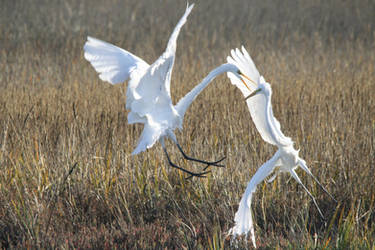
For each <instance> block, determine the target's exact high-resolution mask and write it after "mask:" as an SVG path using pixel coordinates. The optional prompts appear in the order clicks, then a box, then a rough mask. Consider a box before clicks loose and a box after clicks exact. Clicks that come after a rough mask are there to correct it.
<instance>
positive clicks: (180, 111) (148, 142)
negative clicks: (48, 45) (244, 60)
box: [84, 4, 240, 177]
mask: <svg viewBox="0 0 375 250" xmlns="http://www.w3.org/2000/svg"><path fill="white" fill-rule="evenodd" d="M193 6H194V4H192V5H190V6H189V5H188V6H187V8H186V11H185V14H184V15H183V16H182V18H181V19H180V21H179V22H178V23H177V25H176V27H175V28H174V30H173V32H172V35H171V37H170V38H169V41H168V45H167V48H166V50H165V51H164V53H163V54H162V55H161V56H160V57H159V58H158V59H157V60H156V61H155V62H154V63H153V64H151V65H149V64H147V63H146V62H145V61H143V60H142V59H140V58H139V57H137V56H135V55H133V54H131V53H130V52H128V51H126V50H124V49H121V48H119V47H117V46H114V45H112V44H109V43H106V42H103V41H100V40H98V39H95V38H92V37H88V39H87V42H86V44H85V46H84V51H85V53H84V56H85V58H86V60H88V61H89V62H90V63H91V64H92V66H93V67H94V69H95V70H96V71H97V72H98V73H99V77H100V79H102V80H103V81H107V82H109V83H111V84H117V83H122V82H124V81H126V80H127V79H128V78H130V80H129V83H128V87H127V94H126V108H127V109H128V110H129V111H130V112H129V114H128V123H129V124H133V123H143V124H144V128H143V132H142V134H141V137H140V139H139V142H138V146H137V147H136V148H135V150H134V151H133V153H132V154H133V155H135V154H138V153H140V152H142V151H145V150H146V149H148V148H151V147H152V146H153V145H154V144H155V142H156V141H160V143H161V145H162V147H163V150H164V152H165V154H166V156H167V159H168V162H169V164H170V165H171V166H172V167H174V168H177V169H180V170H182V171H183V172H185V173H188V174H189V175H190V177H192V176H197V177H204V176H205V174H207V173H208V172H209V171H206V172H200V173H195V172H191V171H189V170H186V169H184V168H181V167H179V166H177V165H176V164H174V163H173V162H172V161H171V160H170V158H169V155H168V153H167V150H166V147H165V143H164V138H165V137H168V138H170V139H171V140H172V141H173V142H174V143H175V144H176V145H177V147H178V149H179V150H180V151H181V153H182V155H183V157H184V158H185V159H187V160H190V161H195V162H199V163H203V164H206V168H207V167H208V166H222V165H219V164H218V163H220V162H221V161H222V160H224V158H225V157H224V158H222V159H220V160H218V161H215V162H208V161H203V160H198V159H195V158H192V157H189V156H187V155H186V154H185V153H184V151H183V150H182V148H181V146H180V145H179V144H178V142H177V139H176V136H175V134H174V132H173V131H174V130H175V129H176V128H179V129H182V125H183V119H184V115H185V112H186V110H187V109H188V107H189V106H190V104H191V103H192V102H193V100H194V99H195V97H196V96H197V95H198V94H199V93H200V92H201V91H202V90H203V89H204V88H205V87H206V86H207V85H208V84H209V83H210V82H211V81H212V80H213V79H214V78H215V77H216V76H217V75H219V74H221V73H224V72H228V71H231V72H233V74H235V75H237V76H238V77H240V73H239V72H238V68H237V67H236V66H235V65H232V64H223V65H221V66H219V67H218V68H216V69H214V70H213V71H211V72H210V73H209V74H208V75H207V77H205V78H204V80H203V81H202V82H201V83H200V84H199V85H197V86H196V87H195V88H194V89H192V90H191V91H190V92H189V93H188V94H187V95H185V96H184V97H183V98H182V99H181V100H180V101H179V102H178V103H177V105H173V103H172V100H171V94H170V81H171V74H172V68H173V64H174V59H175V53H176V46H177V44H176V43H177V37H178V34H179V32H180V29H181V27H182V26H183V25H184V24H185V22H186V19H187V16H188V15H189V14H190V12H191V10H192V8H193ZM206 168H204V170H203V171H205V170H206Z"/></svg>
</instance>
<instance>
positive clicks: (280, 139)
mask: <svg viewBox="0 0 375 250" xmlns="http://www.w3.org/2000/svg"><path fill="white" fill-rule="evenodd" d="M227 61H228V62H229V63H233V64H234V65H236V66H237V67H238V68H239V69H240V71H241V72H242V73H243V74H245V75H246V76H248V77H249V78H250V79H251V80H252V81H249V80H247V79H245V78H243V80H244V81H245V82H246V83H247V86H248V88H247V87H246V86H245V85H244V84H243V82H242V81H241V80H240V79H238V77H237V76H235V75H234V74H232V73H228V77H229V79H230V80H231V83H232V84H233V85H235V86H236V87H238V88H239V89H240V91H241V92H242V94H243V95H244V96H248V95H250V94H251V93H252V92H253V91H255V90H256V89H258V88H259V84H260V83H261V82H262V83H265V80H264V78H263V77H262V76H261V75H260V74H259V71H258V69H257V68H256V66H255V64H254V62H253V60H252V59H251V57H250V55H249V53H248V52H247V51H246V49H245V48H244V47H243V46H242V52H241V51H240V50H239V49H236V50H232V51H231V57H228V58H227ZM246 103H247V106H248V108H249V111H250V114H251V118H252V120H253V122H254V124H255V127H256V128H257V130H258V132H259V134H260V135H261V137H262V138H263V140H264V141H266V142H267V143H270V144H272V145H283V146H286V145H291V144H293V141H292V140H291V139H290V138H289V137H286V136H285V135H284V134H283V133H282V131H281V128H280V123H279V121H278V120H277V119H276V118H275V117H274V115H273V111H272V104H271V100H270V103H269V106H267V99H266V97H265V95H263V94H258V95H255V96H253V97H251V98H249V99H247V100H246ZM267 115H268V117H270V121H269V122H268V121H267Z"/></svg>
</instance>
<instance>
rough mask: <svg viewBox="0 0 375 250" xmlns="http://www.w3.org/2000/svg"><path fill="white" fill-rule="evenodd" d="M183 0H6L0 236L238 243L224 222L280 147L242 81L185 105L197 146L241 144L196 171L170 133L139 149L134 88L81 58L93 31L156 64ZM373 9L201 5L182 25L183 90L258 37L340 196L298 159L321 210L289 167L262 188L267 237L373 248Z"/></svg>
mask: <svg viewBox="0 0 375 250" xmlns="http://www.w3.org/2000/svg"><path fill="white" fill-rule="evenodd" d="M185 4H186V3H185V2H184V1H147V0H143V1H125V0H124V1H118V0H111V1H106V4H103V3H102V2H101V1H46V0H35V1H30V2H25V1H3V3H2V7H1V9H0V33H1V36H0V165H1V168H0V246H1V247H2V248H105V249H111V248H127V249H132V248H134V249H135V248H148V249H155V248H156V249H161V248H163V249H164V248H178V249H181V248H185V249H186V248H190V249H196V248H208V249H219V248H228V247H230V241H229V238H228V237H227V235H226V232H227V231H228V229H229V228H230V227H231V226H232V225H233V218H234V213H235V211H236V209H237V206H238V203H239V200H240V197H241V195H242V193H243V192H244V190H245V187H246V185H247V182H248V181H249V180H250V178H251V176H252V175H253V174H254V173H255V171H256V169H257V168H258V167H259V166H260V165H261V164H262V163H264V162H265V161H266V160H267V159H269V158H270V157H271V156H272V155H273V153H274V152H275V150H276V149H275V148H273V147H271V146H270V145H268V144H266V143H264V142H263V141H262V140H261V138H260V136H259V135H258V133H257V131H256V128H255V126H254V125H253V123H252V122H251V118H250V114H249V112H248V110H247V107H246V105H245V104H244V102H243V98H242V97H241V94H240V93H239V91H238V90H237V89H236V88H235V87H234V86H232V85H230V83H229V80H228V79H227V78H226V77H225V76H221V77H218V78H217V79H216V80H215V81H214V82H213V83H212V84H211V85H210V86H209V87H208V88H207V89H206V90H205V91H204V92H203V93H202V94H201V95H200V96H199V97H198V98H197V100H196V101H195V103H193V105H192V106H191V108H190V109H189V111H188V112H187V114H186V119H185V123H184V130H183V131H182V132H178V133H177V137H178V139H179V141H180V143H181V145H183V147H184V149H185V150H186V151H187V153H189V154H191V155H194V156H196V157H199V158H203V159H208V160H215V159H217V158H219V157H220V156H223V155H226V156H227V159H226V160H225V164H226V168H224V169H219V168H214V169H212V174H210V175H209V176H208V178H206V179H193V180H190V181H187V180H185V179H184V177H185V176H184V175H183V174H182V173H180V172H178V171H176V170H174V169H171V168H170V167H169V166H168V164H167V162H166V159H165V157H164V155H163V152H162V149H161V147H160V145H156V146H154V147H153V148H152V149H150V150H148V151H147V152H145V153H141V154H139V155H137V156H131V152H132V150H133V149H134V147H135V145H136V142H137V139H138V137H139V135H140V133H141V130H142V126H141V125H128V124H127V118H126V117H127V112H126V110H125V101H126V100H125V91H126V84H120V85H117V86H111V85H110V84H108V83H104V82H101V81H100V80H99V78H98V77H97V74H96V73H95V72H94V70H93V69H92V67H91V66H90V65H89V63H88V62H87V61H85V60H84V59H83V51H82V47H83V44H84V42H85V39H86V36H87V35H91V36H94V37H97V38H99V39H103V40H106V41H109V42H111V43H114V44H117V45H119V46H120V47H123V48H125V49H128V50H129V51H131V52H133V53H134V54H136V55H138V56H140V57H142V58H144V59H145V60H146V61H147V62H152V61H153V60H155V59H156V58H157V56H158V55H160V53H161V52H162V51H163V49H164V47H165V46H166V43H167V39H168V36H169V34H170V33H171V31H172V29H173V27H174V25H175V24H176V22H177V20H178V19H179V17H180V16H181V15H182V13H183V10H184V8H185ZM373 13H375V4H374V2H373V1H339V0H334V1H292V0H287V1H271V0H269V1H224V0H222V1H198V2H197V4H196V6H195V8H194V10H193V12H192V14H191V16H190V17H189V19H188V22H187V24H186V25H185V26H184V27H183V29H182V31H181V34H180V37H179V40H178V49H177V59H176V64H175V67H174V72H173V76H172V86H171V88H172V89H171V92H172V96H173V100H174V101H176V100H178V99H179V98H180V97H182V96H183V95H184V94H185V93H186V92H187V91H189V90H190V89H191V88H192V87H193V86H194V85H195V84H197V83H198V82H199V81H200V80H201V79H203V77H204V76H205V75H206V74H207V73H208V72H209V71H210V70H211V69H213V68H214V67H216V66H218V65H219V64H221V63H223V62H225V58H226V56H227V55H228V54H229V52H230V49H232V48H235V47H239V46H240V45H241V44H244V45H245V47H246V48H247V50H248V51H249V52H250V53H251V55H252V57H253V59H254V61H255V63H256V65H257V66H258V69H259V70H260V71H261V72H262V74H263V75H264V76H265V78H266V79H267V80H268V81H269V82H271V84H272V87H273V90H274V95H273V99H272V101H273V108H274V112H275V114H276V117H277V118H278V119H279V121H280V123H281V126H282V129H283V131H285V134H286V135H288V136H290V137H292V138H293V140H294V141H295V142H296V146H297V148H300V149H301V151H300V155H301V156H302V157H303V158H304V159H305V160H306V162H307V163H308V165H309V166H310V168H311V170H312V172H313V173H314V174H315V175H316V176H317V178H318V179H319V180H321V182H322V184H323V185H324V186H325V187H327V189H328V190H330V192H331V193H332V194H333V196H334V197H336V199H337V200H338V201H339V202H338V204H336V203H335V202H333V201H332V200H330V199H329V197H328V196H327V195H325V194H324V193H322V192H321V190H319V188H318V187H317V185H316V184H315V183H314V182H313V181H312V180H311V179H310V178H309V177H308V176H306V175H305V174H304V173H302V172H301V171H299V173H300V175H301V178H302V181H303V182H304V183H306V185H307V187H308V188H309V189H310V190H311V192H312V193H313V195H314V196H315V197H316V198H317V202H318V204H319V206H320V207H321V209H322V211H323V213H324V215H325V217H326V220H325V221H323V220H322V219H321V218H320V217H319V214H318V212H317V210H316V208H315V207H314V204H313V203H312V202H311V200H310V198H309V196H308V195H307V194H306V193H305V192H304V190H303V189H302V188H301V187H300V186H298V185H297V184H296V183H295V181H293V180H291V179H290V178H289V176H288V175H282V176H280V177H278V178H277V179H276V181H275V182H273V183H272V184H266V183H262V184H260V185H259V187H258V189H257V192H256V194H255V197H254V202H253V211H254V219H255V222H256V237H257V243H258V245H259V247H260V248H289V249H295V248H301V249H302V248H317V249H344V248H355V249H371V248H374V247H375V241H374V238H375V225H374V219H375V213H374V207H375V204H374V202H375V184H374V163H375V160H374V159H375V151H374V148H375V104H374V99H375V91H374V90H375V84H374V82H375V67H374V65H375V53H374V51H375V50H374V49H375V46H374V45H375V43H374V41H375V39H374V38H375V32H374V26H375V19H374V15H373ZM168 149H169V151H170V154H171V156H172V158H173V159H174V160H175V161H177V162H178V163H179V164H181V165H183V166H186V167H189V168H191V169H195V170H199V169H200V166H199V165H195V164H191V163H190V162H185V161H183V160H180V159H179V158H180V154H179V152H178V149H177V148H175V146H174V145H173V144H171V143H168ZM73 166H74V168H73ZM72 168H73V170H72ZM70 170H72V171H71V172H70ZM250 246H251V244H250V242H248V243H246V242H245V241H240V242H239V243H238V245H237V247H238V248H246V247H250ZM232 247H234V245H232Z"/></svg>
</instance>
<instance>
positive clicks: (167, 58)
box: [134, 4, 194, 99]
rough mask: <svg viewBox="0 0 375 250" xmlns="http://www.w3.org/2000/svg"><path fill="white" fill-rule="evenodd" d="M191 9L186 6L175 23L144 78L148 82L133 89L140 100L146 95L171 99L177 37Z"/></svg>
mask: <svg viewBox="0 0 375 250" xmlns="http://www.w3.org/2000/svg"><path fill="white" fill-rule="evenodd" d="M193 7H194V4H192V5H190V6H189V5H188V6H187V8H186V11H185V13H184V15H183V16H182V17H181V19H180V21H179V22H178V23H177V25H176V27H175V28H174V30H173V32H172V35H171V37H170V38H169V41H168V45H167V48H166V49H165V51H164V53H163V54H162V55H161V56H160V57H159V58H158V59H157V60H156V61H155V62H154V63H153V64H152V65H151V66H150V68H149V70H148V72H147V76H146V78H148V79H149V80H148V81H143V80H142V81H140V83H139V84H138V86H137V87H136V88H135V89H134V91H135V92H136V93H137V95H138V96H140V98H143V95H146V96H147V98H148V99H150V98H151V99H154V98H158V99H159V98H170V97H171V93H170V82H171V75H172V69H173V65H174V59H175V53H176V47H177V37H178V35H179V33H180V30H181V28H182V26H183V25H184V24H185V22H186V20H187V17H188V15H189V14H190V12H191V10H192V9H193Z"/></svg>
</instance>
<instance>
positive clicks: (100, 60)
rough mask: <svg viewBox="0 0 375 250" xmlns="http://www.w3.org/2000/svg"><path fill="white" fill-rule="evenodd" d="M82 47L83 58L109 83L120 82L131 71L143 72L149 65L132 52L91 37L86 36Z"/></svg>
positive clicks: (129, 74) (128, 75)
mask: <svg viewBox="0 0 375 250" xmlns="http://www.w3.org/2000/svg"><path fill="white" fill-rule="evenodd" d="M83 49H84V51H85V54H84V56H85V59H86V60H87V61H89V62H90V63H91V65H92V66H93V67H94V69H95V70H96V72H98V73H99V77H100V79H102V80H103V81H107V82H109V83H111V84H117V83H122V82H124V81H126V80H127V79H128V78H129V77H130V76H131V75H132V74H133V73H135V72H144V71H146V70H147V68H148V67H149V65H148V64H147V63H146V62H145V61H143V60H142V59H141V58H139V57H137V56H135V55H133V54H132V53H130V52H128V51H126V50H124V49H121V48H119V47H117V46H115V45H112V44H110V43H107V42H104V41H101V40H98V39H96V38H93V37H87V42H86V43H85V46H84V47H83Z"/></svg>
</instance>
